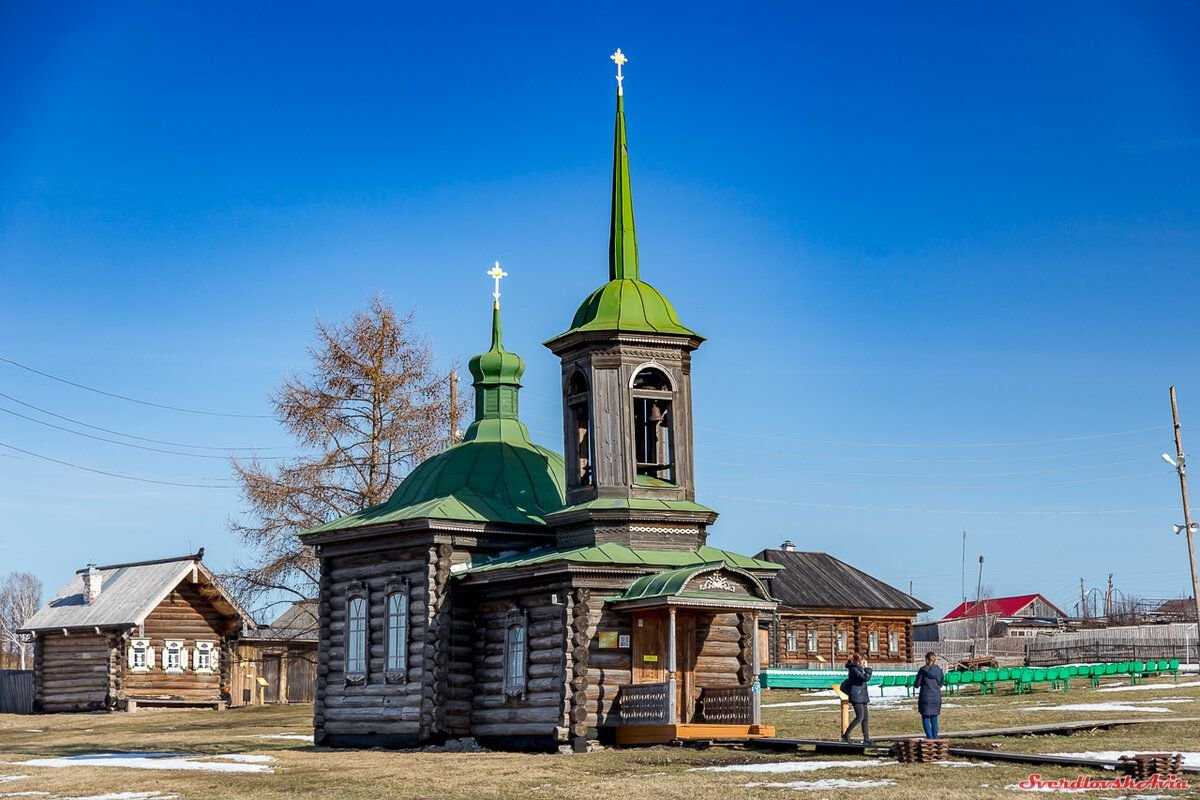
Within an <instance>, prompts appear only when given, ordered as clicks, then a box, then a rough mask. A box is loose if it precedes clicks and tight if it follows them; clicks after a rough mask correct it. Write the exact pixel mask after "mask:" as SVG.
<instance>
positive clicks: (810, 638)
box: [805, 628, 820, 653]
mask: <svg viewBox="0 0 1200 800" xmlns="http://www.w3.org/2000/svg"><path fill="white" fill-rule="evenodd" d="M805 646H806V647H807V652H809V653H815V652H817V649H818V647H819V646H820V643H819V641H818V639H817V632H816V631H815V630H813V629H812V628H809V629H808V630H807V631H806V632H805Z"/></svg>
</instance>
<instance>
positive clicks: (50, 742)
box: [0, 676, 1200, 800]
mask: <svg viewBox="0 0 1200 800" xmlns="http://www.w3.org/2000/svg"><path fill="white" fill-rule="evenodd" d="M1193 682H1195V683H1197V684H1200V681H1198V680H1197V679H1196V678H1195V676H1192V677H1191V678H1190V679H1189V678H1183V679H1181V681H1180V683H1193ZM1120 685H1121V684H1120V683H1119V682H1117V681H1115V680H1114V681H1113V682H1112V684H1111V685H1110V688H1114V689H1115V688H1119V687H1120ZM1152 686H1153V688H1149V689H1142V690H1137V691H1103V690H1101V691H1095V690H1091V689H1088V688H1085V687H1084V686H1076V687H1074V688H1072V689H1071V690H1070V692H1069V693H1067V694H1063V693H1059V692H1049V691H1041V692H1035V693H1033V694H1026V695H1021V696H1017V697H1014V696H1012V695H1009V694H1005V693H1003V692H1001V693H1000V694H997V695H993V696H983V697H980V696H976V695H974V694H960V695H957V696H948V697H947V698H946V704H947V707H946V708H945V709H944V711H943V717H942V727H943V729H944V730H947V731H949V730H954V729H958V730H968V729H979V728H995V727H1003V726H1011V725H1022V724H1037V723H1047V722H1055V721H1059V720H1084V719H1088V720H1093V719H1114V718H1131V717H1132V718H1139V719H1142V718H1144V719H1148V720H1150V722H1149V723H1148V724H1145V725H1138V726H1132V727H1124V728H1115V729H1111V730H1095V731H1086V732H1081V733H1077V734H1074V735H1071V736H1024V737H1006V738H1002V739H1001V738H996V739H981V740H974V741H973V742H972V744H978V745H980V746H985V747H986V746H988V745H990V744H991V743H993V742H995V743H998V744H1000V745H1001V746H1002V747H1003V749H1005V750H1010V751H1023V752H1042V753H1048V752H1100V751H1129V750H1138V751H1155V752H1158V751H1171V752H1178V751H1186V752H1192V753H1200V723H1197V722H1175V721H1173V718H1184V717H1200V685H1196V686H1182V687H1179V686H1176V685H1175V684H1174V683H1173V682H1172V681H1170V680H1169V679H1168V680H1166V681H1161V680H1160V681H1157V682H1154V683H1153V684H1152ZM763 702H764V716H765V718H766V721H767V722H770V723H772V724H774V725H776V726H777V727H778V729H779V730H778V733H779V735H781V736H796V737H822V738H832V737H833V736H835V735H836V732H837V730H836V729H837V724H838V723H837V720H838V713H837V707H836V705H834V704H832V703H830V702H828V698H823V697H821V696H818V695H813V694H810V693H805V692H798V691H780V690H774V691H769V692H766V693H765V694H764V700H763ZM787 703H804V704H805V705H779V704H787ZM1068 703H1069V704H1099V708H1095V707H1093V708H1090V709H1087V710H1066V709H1062V710H1060V709H1058V708H1055V706H1059V705H1062V704H1068ZM1114 703H1116V704H1122V706H1124V707H1121V706H1118V707H1117V709H1115V710H1114V709H1112V704H1114ZM1153 709H1159V710H1157V711H1156V710H1153ZM310 715H311V707H310V706H271V707H259V708H246V709H236V710H230V711H225V712H215V711H145V712H139V713H137V714H132V715H127V714H60V715H41V716H15V715H0V798H7V797H14V798H15V797H30V798H47V800H52V799H53V798H104V799H105V800H167V798H188V799H190V798H206V799H209V798H253V800H272V799H273V798H283V797H289V798H294V797H328V798H351V799H353V798H372V800H374V799H375V798H439V799H441V798H512V797H519V798H522V800H539V799H540V798H562V797H576V798H581V800H599V798H622V800H633V798H636V799H637V800H649V799H653V800H658V799H659V798H663V799H664V800H665V799H668V798H681V799H685V800H729V798H735V797H739V798H740V797H751V798H780V797H795V796H799V797H804V798H807V797H811V798H825V797H828V798H834V797H837V798H847V800H849V799H850V798H859V797H863V798H878V800H890V799H891V798H923V799H925V800H928V799H929V798H936V799H937V800H942V799H943V798H945V799H946V800H959V799H961V800H968V799H970V800H975V799H976V798H984V799H986V798H1013V797H1020V796H1022V795H1029V793H1028V792H1022V791H1019V790H1017V789H1015V788H1009V787H1012V786H1013V785H1015V784H1017V783H1018V782H1019V781H1021V780H1022V779H1024V778H1025V777H1026V776H1027V775H1028V774H1029V773H1030V772H1039V773H1041V774H1042V775H1043V776H1044V777H1064V778H1073V777H1075V776H1076V775H1077V774H1079V773H1078V771H1077V770H1073V769H1065V768H1037V767H1028V766H1021V765H1006V764H1001V763H991V764H984V765H979V764H977V763H976V764H975V765H973V766H966V764H968V763H971V762H961V764H960V765H959V766H946V765H933V764H930V765H900V764H897V763H895V762H888V761H883V760H877V759H873V758H864V757H862V756H853V757H829V756H813V755H806V754H799V755H791V754H783V755H779V754H766V753H758V752H754V751H751V750H747V749H742V748H725V747H713V748H709V749H705V750H701V749H692V748H680V747H665V746H664V747H651V748H638V749H625V750H617V749H611V748H609V749H604V750H601V751H598V752H593V753H588V754H583V755H528V754H510V753H487V752H485V753H448V752H421V751H415V752H412V751H409V752H395V751H384V750H327V749H322V748H316V747H314V746H313V745H312V743H311V740H310V739H309V740H306V739H305V737H306V736H308V734H310V733H311V729H310V727H309V725H310ZM871 720H872V733H873V734H874V735H876V736H881V735H886V734H896V733H905V734H908V733H916V732H918V731H919V728H920V719H919V717H918V716H917V714H916V711H915V708H914V704H913V701H911V700H908V699H906V698H885V699H882V700H880V699H879V698H875V700H874V705H873V708H872V717H871ZM114 753H116V754H119V755H111V754H114ZM138 753H142V754H143V756H142V757H141V758H140V759H138V758H136V757H137V754H138ZM105 754H108V755H105ZM145 754H157V755H154V756H152V757H149V758H147V757H145ZM163 754H167V755H163ZM96 756H100V758H99V760H100V761H102V762H104V763H105V764H106V765H103V766H100V765H96V764H95V761H96V760H97V759H96V758H95V757H96ZM131 756H133V757H134V758H135V760H134V761H133V762H130V761H129V758H130V757H131ZM89 758H90V760H89V761H88V763H80V762H81V761H83V760H85V759H89ZM42 759H58V761H51V762H49V763H44V762H43V763H41V764H39V763H37V762H39V761H40V760H42ZM62 759H66V761H63V760H62ZM829 762H833V763H832V764H830V763H829ZM55 764H67V765H68V766H54V765H55ZM772 764H774V765H775V766H774V767H770V766H769V765H772ZM144 766H158V767H165V768H160V769H145V768H134V767H144ZM711 767H726V768H730V767H734V768H739V769H737V770H729V769H726V770H712V769H704V768H711ZM742 767H749V768H750V770H752V771H742V770H741V768H742ZM814 767H819V768H814ZM768 769H774V770H776V771H766V770H768ZM753 770H758V771H753ZM1086 774H1088V775H1091V776H1093V777H1113V775H1112V774H1111V773H1108V774H1105V773H1099V772H1088V773H1086ZM841 781H847V782H849V783H848V784H840V783H839V782H841ZM1193 783H1194V784H1196V788H1194V789H1190V790H1186V791H1163V790H1156V791H1154V792H1149V793H1141V795H1139V793H1137V792H1125V791H1117V790H1104V791H1090V792H1088V793H1087V794H1086V795H1085V796H1087V797H1095V798H1115V797H1136V796H1141V797H1143V798H1144V797H1147V796H1156V797H1160V798H1173V797H1200V780H1194V781H1193ZM1033 796H1041V795H1040V794H1037V795H1033Z"/></svg>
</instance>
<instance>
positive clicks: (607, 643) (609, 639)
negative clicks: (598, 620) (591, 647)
mask: <svg viewBox="0 0 1200 800" xmlns="http://www.w3.org/2000/svg"><path fill="white" fill-rule="evenodd" d="M620 642H621V634H620V632H618V631H600V647H601V648H602V649H605V650H608V649H615V648H617V647H618V646H619V645H620Z"/></svg>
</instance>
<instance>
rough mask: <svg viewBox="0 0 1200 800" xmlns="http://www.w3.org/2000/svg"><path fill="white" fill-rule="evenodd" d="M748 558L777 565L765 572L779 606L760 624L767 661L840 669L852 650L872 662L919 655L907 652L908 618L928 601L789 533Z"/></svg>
mask: <svg viewBox="0 0 1200 800" xmlns="http://www.w3.org/2000/svg"><path fill="white" fill-rule="evenodd" d="M755 558H757V559H760V560H762V561H768V562H770V563H772V564H777V565H778V566H779V567H781V569H780V570H779V571H778V572H776V573H774V574H773V575H772V576H771V577H770V578H769V580H768V585H769V586H770V589H771V593H772V594H773V595H774V596H775V597H776V598H777V599H778V600H779V608H778V610H777V611H776V613H775V618H774V619H773V620H771V622H770V623H769V625H765V626H764V628H765V629H764V631H763V634H764V638H765V639H766V640H767V649H768V652H769V653H770V663H771V666H772V667H796V668H812V669H820V668H823V669H830V668H834V669H840V668H841V667H842V666H843V665H844V664H845V663H846V660H847V659H848V658H849V656H850V654H851V653H855V652H857V653H860V654H862V655H863V656H865V657H866V658H867V659H868V660H869V661H870V662H871V663H873V664H877V665H882V664H911V663H913V662H915V661H918V660H920V659H921V657H922V654H921V653H916V652H914V647H915V646H914V642H913V634H912V629H913V621H914V620H915V619H916V617H917V615H918V614H921V613H924V612H926V611H929V610H930V608H931V606H929V605H927V604H926V603H924V602H922V601H920V600H918V599H917V598H915V597H912V596H910V595H908V594H906V593H905V592H902V591H901V590H899V589H897V588H895V587H894V586H889V585H888V584H886V583H884V582H883V581H881V580H879V579H878V578H875V577H873V576H871V575H868V574H867V573H865V572H863V571H862V570H860V569H857V568H855V567H852V566H850V565H849V564H847V563H846V562H844V561H841V560H839V559H837V558H834V557H833V556H831V555H829V554H828V553H805V552H801V551H799V550H797V549H796V547H795V545H794V544H792V543H791V542H790V541H785V542H784V543H783V544H782V545H781V546H780V547H779V548H777V549H771V550H763V551H762V552H760V553H759V554H758V555H756V556H755ZM916 646H919V645H916Z"/></svg>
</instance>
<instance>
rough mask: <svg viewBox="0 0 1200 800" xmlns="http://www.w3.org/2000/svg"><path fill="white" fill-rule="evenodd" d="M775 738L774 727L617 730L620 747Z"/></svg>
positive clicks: (685, 726) (628, 727)
mask: <svg viewBox="0 0 1200 800" xmlns="http://www.w3.org/2000/svg"><path fill="white" fill-rule="evenodd" d="M774 735H775V727H774V726H772V725H710V724H704V723H688V724H678V725H621V726H618V727H617V728H616V736H617V744H620V745H636V744H665V743H667V742H686V741H741V740H758V739H759V738H762V737H772V736H774Z"/></svg>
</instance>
